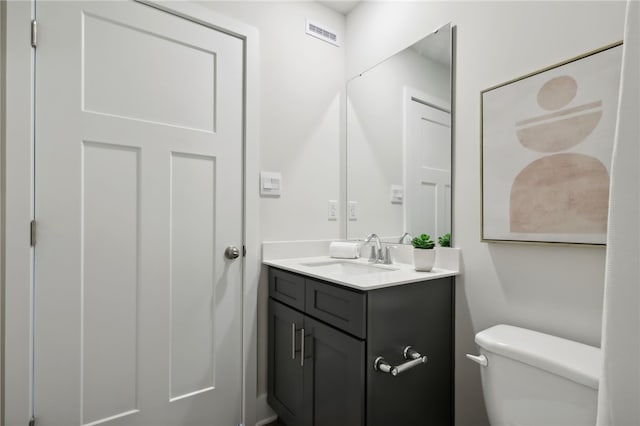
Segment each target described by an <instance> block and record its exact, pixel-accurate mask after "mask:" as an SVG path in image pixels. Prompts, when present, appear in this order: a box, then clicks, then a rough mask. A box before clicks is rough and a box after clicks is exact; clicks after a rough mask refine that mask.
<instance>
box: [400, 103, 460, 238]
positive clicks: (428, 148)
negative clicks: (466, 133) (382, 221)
mask: <svg viewBox="0 0 640 426" xmlns="http://www.w3.org/2000/svg"><path fill="white" fill-rule="evenodd" d="M405 102H406V106H405V114H406V117H405V127H406V128H405V165H406V167H405V174H406V176H405V182H406V184H405V185H406V196H405V197H406V200H405V215H406V230H407V232H409V233H410V234H411V235H420V234H422V233H426V234H429V235H431V237H432V239H433V240H434V241H435V237H437V236H441V235H443V234H446V233H448V232H451V114H450V113H449V112H447V111H446V110H444V109H443V108H441V107H439V106H435V105H429V104H428V103H427V102H425V101H423V100H421V99H419V98H416V97H413V96H409V97H408V98H407V99H406V100H405Z"/></svg>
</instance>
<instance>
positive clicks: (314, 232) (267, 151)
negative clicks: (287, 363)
mask: <svg viewBox="0 0 640 426" xmlns="http://www.w3.org/2000/svg"><path fill="white" fill-rule="evenodd" d="M202 4H203V5H205V6H207V7H210V8H212V9H215V10H216V11H217V12H219V13H221V14H224V15H226V16H228V17H230V18H234V19H236V20H237V21H240V22H244V23H246V24H249V25H251V26H253V27H255V28H257V29H258V31H259V33H260V41H259V43H260V75H261V77H260V85H261V94H260V98H261V108H260V122H261V130H260V169H261V170H262V171H270V172H281V173H282V179H283V185H282V188H283V189H282V191H283V192H282V196H281V197H279V198H261V200H260V212H261V217H260V232H261V236H260V239H261V240H262V241H287V240H313V239H337V238H339V237H340V235H341V226H342V225H341V223H342V222H341V220H342V218H341V220H340V221H329V220H328V219H327V208H328V207H327V201H328V200H340V199H341V194H342V192H341V188H342V186H343V184H342V178H343V177H342V175H341V163H340V158H341V150H342V149H343V138H344V130H343V129H344V124H343V115H344V112H343V111H344V64H345V62H344V61H345V60H344V47H336V46H333V45H331V44H329V43H326V42H324V41H321V40H318V39H316V38H314V37H311V36H309V35H307V34H305V21H306V19H307V18H310V19H311V20H313V21H314V22H316V23H318V24H323V25H325V26H327V27H329V28H331V29H333V30H334V31H337V32H338V33H339V34H340V35H344V33H345V28H344V23H345V18H344V16H343V15H340V14H338V13H336V12H333V11H331V10H329V9H327V8H325V7H324V6H321V5H320V4H318V3H315V2H308V1H306V2H291V1H287V2H271V1H269V2H234V1H228V2H224V1H215V2H210V1H209V2H202ZM248 185H258V177H257V176H256V180H255V182H248ZM266 278H267V277H266V274H265V273H264V271H263V274H262V277H261V279H260V283H259V291H258V313H257V316H258V395H259V396H260V395H263V394H264V393H266V391H267V383H266V380H267V379H266V377H267V368H266V363H267V355H266V346H267V343H266V342H267V340H266V339H267V279H266ZM258 410H260V407H258ZM258 416H260V412H259V413H258ZM258 420H260V417H258Z"/></svg>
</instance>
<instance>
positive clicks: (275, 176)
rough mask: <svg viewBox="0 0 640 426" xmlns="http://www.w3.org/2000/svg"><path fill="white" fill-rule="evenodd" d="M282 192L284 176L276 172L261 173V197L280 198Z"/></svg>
mask: <svg viewBox="0 0 640 426" xmlns="http://www.w3.org/2000/svg"><path fill="white" fill-rule="evenodd" d="M281 190H282V175H281V174H280V173H274V172H260V195H269V196H272V197H279V196H280V191H281Z"/></svg>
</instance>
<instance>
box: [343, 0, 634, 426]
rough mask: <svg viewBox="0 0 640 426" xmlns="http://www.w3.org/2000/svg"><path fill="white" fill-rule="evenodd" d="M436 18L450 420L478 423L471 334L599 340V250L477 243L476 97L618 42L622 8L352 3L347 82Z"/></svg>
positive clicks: (603, 4)
mask: <svg viewBox="0 0 640 426" xmlns="http://www.w3.org/2000/svg"><path fill="white" fill-rule="evenodd" d="M446 22H453V23H454V24H455V25H456V26H457V75H456V81H455V84H456V99H455V108H456V110H455V122H456V125H455V133H456V136H455V138H456V139H455V146H454V151H455V153H454V185H455V199H454V224H453V230H454V234H453V235H454V237H453V238H454V243H455V246H456V247H461V248H462V256H463V263H464V265H463V268H464V275H463V276H462V277H460V278H458V279H457V284H456V291H457V294H456V424H458V425H473V426H477V425H480V424H483V423H486V422H487V420H486V417H485V412H484V405H483V400H482V393H481V388H480V379H479V371H478V367H477V365H476V364H472V363H471V362H469V361H467V360H466V359H465V358H464V354H465V353H467V352H477V351H476V348H475V344H474V342H473V337H474V334H475V333H476V332H478V331H480V330H482V329H484V328H487V327H489V326H491V325H494V324H498V323H509V324H514V325H518V326H524V327H529V328H532V329H536V330H540V331H543V332H548V333H552V334H556V335H559V336H562V337H566V338H571V339H574V340H577V341H580V342H584V343H587V344H591V345H599V344H600V327H601V316H602V297H603V281H604V259H605V249H604V248H603V247H578V246H550V245H524V244H523V245H513V244H496V243H493V244H487V243H482V242H480V185H479V179H480V92H481V91H482V90H483V89H486V88H488V87H491V86H493V85H496V84H499V83H502V82H505V81H507V80H510V79H512V78H515V77H518V76H521V75H524V74H527V73H529V72H532V71H535V70H539V69H541V68H544V67H546V66H549V65H553V64H555V63H558V62H560V61H563V60H565V59H568V58H572V57H575V56H577V55H580V54H582V53H585V52H588V51H591V50H594V49H596V48H599V47H601V46H605V45H607V44H610V43H612V42H615V41H617V40H620V39H622V36H623V24H624V3H623V2H614V1H600V2H596V1H588V2H576V1H569V2H559V1H555V2H522V1H518V2H491V3H489V2H464V3H463V2H363V3H362V4H360V5H359V6H357V7H356V9H355V10H354V11H353V12H351V13H350V14H349V16H348V18H347V31H348V32H347V38H346V45H347V59H346V62H347V75H355V74H357V73H358V72H360V71H362V70H364V69H367V68H368V67H370V66H371V65H373V64H375V63H377V62H379V61H380V60H381V59H383V58H385V57H387V56H389V55H391V54H394V53H395V52H397V51H398V50H400V49H402V48H404V47H406V46H407V45H409V44H411V43H412V42H413V41H415V40H417V39H419V38H421V37H423V36H424V35H425V34H426V32H428V31H431V30H433V29H435V28H437V27H439V26H440V25H442V24H444V23H446ZM474 213H475V214H474ZM631 261H636V260H635V259H631Z"/></svg>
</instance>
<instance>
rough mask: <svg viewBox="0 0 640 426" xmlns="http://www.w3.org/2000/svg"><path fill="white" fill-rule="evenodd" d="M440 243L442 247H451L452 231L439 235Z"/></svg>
mask: <svg viewBox="0 0 640 426" xmlns="http://www.w3.org/2000/svg"><path fill="white" fill-rule="evenodd" d="M438 244H439V245H440V247H451V233H449V232H448V233H446V234H444V235H443V236H441V237H438Z"/></svg>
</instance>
